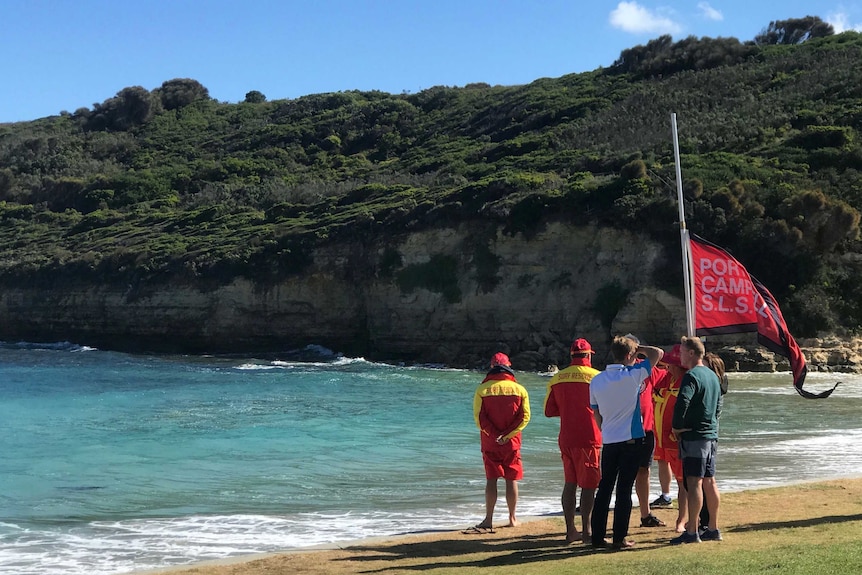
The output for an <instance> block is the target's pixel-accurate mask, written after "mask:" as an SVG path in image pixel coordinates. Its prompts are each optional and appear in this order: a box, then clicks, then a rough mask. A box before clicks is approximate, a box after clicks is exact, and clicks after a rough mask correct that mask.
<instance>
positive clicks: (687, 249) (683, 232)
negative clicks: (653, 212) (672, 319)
mask: <svg viewBox="0 0 862 575" xmlns="http://www.w3.org/2000/svg"><path fill="white" fill-rule="evenodd" d="M670 122H671V126H672V130H673V158H674V163H675V164H676V194H677V200H678V204H679V236H680V243H681V244H682V276H683V285H684V287H685V325H686V335H688V336H689V337H693V336H694V333H695V330H694V325H695V322H694V319H695V318H694V305H693V303H692V293H693V292H694V286H693V285H692V282H693V281H694V277H693V275H692V273H691V268H692V261H691V245H690V244H689V237H688V229H687V228H686V227H685V205H684V204H683V202H682V169H681V168H680V165H679V138H678V136H677V129H676V112H673V113H671V115H670Z"/></svg>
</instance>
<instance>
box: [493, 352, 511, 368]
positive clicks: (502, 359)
mask: <svg viewBox="0 0 862 575" xmlns="http://www.w3.org/2000/svg"><path fill="white" fill-rule="evenodd" d="M497 365H504V366H506V367H511V365H512V362H511V361H509V356H508V355H506V354H505V353H495V354H494V357H492V358H491V367H494V366H497Z"/></svg>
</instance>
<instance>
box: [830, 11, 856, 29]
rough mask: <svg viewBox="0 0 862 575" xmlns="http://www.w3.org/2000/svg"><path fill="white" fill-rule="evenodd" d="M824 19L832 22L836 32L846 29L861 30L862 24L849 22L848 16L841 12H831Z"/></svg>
mask: <svg viewBox="0 0 862 575" xmlns="http://www.w3.org/2000/svg"><path fill="white" fill-rule="evenodd" d="M824 20H826V21H827V22H829V23H830V24H832V27H833V28H835V33H836V34H840V33H841V32H846V31H847V30H855V31H857V32H862V24H851V23H850V18H849V16H847V14H845V13H843V12H833V13H832V14H830V15H828V16H827V17H826V18H824Z"/></svg>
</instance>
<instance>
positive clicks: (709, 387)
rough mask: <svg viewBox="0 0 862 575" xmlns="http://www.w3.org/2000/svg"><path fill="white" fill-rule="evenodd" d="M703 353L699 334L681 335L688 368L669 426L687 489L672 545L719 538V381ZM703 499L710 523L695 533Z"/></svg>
mask: <svg viewBox="0 0 862 575" xmlns="http://www.w3.org/2000/svg"><path fill="white" fill-rule="evenodd" d="M705 354H706V350H705V349H704V346H703V342H702V341H701V340H700V338H697V337H684V338H682V341H681V343H680V361H681V363H682V365H683V367H685V368H686V369H688V371H687V372H686V374H685V376H683V378H682V383H681V384H680V389H679V396H678V397H677V400H676V406H675V407H674V411H673V423H672V427H673V434H674V435H675V436H676V438H677V440H678V441H679V457H680V459H681V460H682V473H683V479H684V480H685V486H686V490H687V491H688V523H687V524H686V530H685V531H684V532H683V533H682V534H681V535H679V536H678V537H674V538H673V539H671V543H672V544H674V545H678V544H680V543H700V542H701V540H706V541H720V540H721V532H720V531H719V530H718V527H717V523H718V505H719V501H720V497H719V493H718V486H717V485H716V483H715V458H716V451H717V447H718V416H719V413H720V411H719V410H720V407H719V401H720V398H721V383H720V381H719V378H718V376H717V375H716V374H715V372H714V371H712V370H711V369H709V368H708V367H706V366H705V365H704V363H703V357H704V355H705ZM704 499H706V506H707V509H709V522H710V525H709V526H705V525H704V526H703V530H702V531H701V532H700V534H698V524H697V523H698V517H699V515H700V509H701V507H702V506H703V504H704Z"/></svg>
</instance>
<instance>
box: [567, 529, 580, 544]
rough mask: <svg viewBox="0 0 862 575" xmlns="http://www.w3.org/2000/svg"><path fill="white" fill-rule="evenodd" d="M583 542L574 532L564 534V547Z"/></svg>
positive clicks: (578, 534)
mask: <svg viewBox="0 0 862 575" xmlns="http://www.w3.org/2000/svg"><path fill="white" fill-rule="evenodd" d="M581 541H583V538H582V537H581V534H580V533H578V532H577V531H575V532H574V533H566V545H571V544H572V543H580V542H581Z"/></svg>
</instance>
